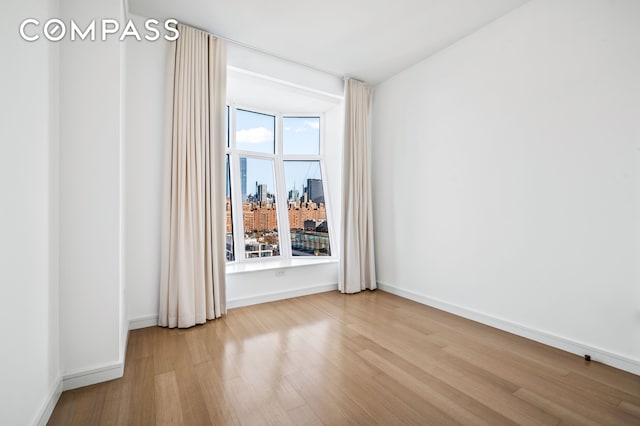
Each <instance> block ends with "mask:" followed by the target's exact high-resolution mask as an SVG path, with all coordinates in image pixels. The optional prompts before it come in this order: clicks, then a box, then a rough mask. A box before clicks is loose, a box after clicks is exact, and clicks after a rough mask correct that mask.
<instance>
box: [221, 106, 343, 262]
mask: <svg viewBox="0 0 640 426" xmlns="http://www.w3.org/2000/svg"><path fill="white" fill-rule="evenodd" d="M227 111H228V115H227V117H228V118H227V121H228V122H227V125H228V129H230V131H229V132H228V139H229V140H228V142H227V147H228V148H227V154H228V155H227V167H228V168H227V206H226V209H227V261H241V262H243V261H259V260H263V261H264V260H268V259H266V258H270V259H273V258H292V257H299V256H308V257H322V256H331V242H330V227H329V225H330V221H329V220H328V217H327V216H328V214H327V198H328V197H326V187H325V183H324V180H323V170H324V159H323V157H322V152H323V150H322V134H321V131H322V117H321V116H319V115H314V116H311V115H309V116H294V115H284V116H283V115H280V114H269V113H265V112H262V111H253V110H251V109H248V108H238V107H234V106H233V105H232V106H230V107H229V108H228V110H227ZM234 212H238V213H236V214H235V215H234V214H233V213H234ZM240 229H241V230H242V232H239V231H238V230H240Z"/></svg>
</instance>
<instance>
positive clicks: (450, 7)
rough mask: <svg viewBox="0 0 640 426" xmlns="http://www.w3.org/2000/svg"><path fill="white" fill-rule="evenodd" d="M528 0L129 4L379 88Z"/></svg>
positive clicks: (138, 0) (169, 0) (156, 0)
mask: <svg viewBox="0 0 640 426" xmlns="http://www.w3.org/2000/svg"><path fill="white" fill-rule="evenodd" d="M527 1H528V0H393V1H392V0H316V1H308V0H307V1H305V0H268V1H265V0H182V1H177V0H129V10H130V11H131V12H132V13H135V14H137V15H141V16H145V17H153V18H157V19H166V18H176V19H178V20H179V21H181V22H183V23H185V24H190V25H192V26H196V27H198V28H202V29H205V30H207V31H209V32H211V33H213V34H216V35H219V36H221V37H224V38H227V39H231V40H235V41H237V42H240V43H242V44H244V45H248V46H251V47H254V48H257V49H259V50H262V51H265V52H268V53H271V54H273V55H276V56H280V57H282V58H286V59H289V60H292V61H295V62H298V63H302V64H305V65H309V66H312V67H314V68H317V69H320V70H323V71H326V72H330V73H332V74H336V75H348V76H351V77H354V78H358V79H361V80H364V81H367V82H369V83H371V84H376V83H378V82H381V81H383V80H385V79H387V78H389V77H391V76H392V75H394V74H396V73H398V72H400V71H402V70H403V69H405V68H407V67H409V66H411V65H413V64H415V63H417V62H419V61H421V60H422V59H424V58H426V57H428V56H430V55H432V54H434V53H435V52H437V51H438V50H441V49H443V48H444V47H446V46H449V45H450V44H452V43H454V42H455V41H457V40H459V39H461V38H463V37H465V36H466V35H468V34H470V33H472V32H473V31H475V30H477V29H479V28H481V27H482V26H484V25H486V24H488V23H489V22H491V21H493V20H494V19H496V18H498V17H500V16H502V15H504V14H506V13H507V12H509V11H511V10H513V9H515V8H517V7H518V6H520V5H522V4H523V3H526V2H527Z"/></svg>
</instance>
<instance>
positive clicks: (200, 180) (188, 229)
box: [158, 24, 227, 328]
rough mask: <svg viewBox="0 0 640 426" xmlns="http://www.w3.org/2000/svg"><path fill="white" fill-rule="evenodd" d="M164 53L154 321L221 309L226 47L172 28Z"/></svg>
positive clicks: (198, 319) (180, 321) (179, 320)
mask: <svg viewBox="0 0 640 426" xmlns="http://www.w3.org/2000/svg"><path fill="white" fill-rule="evenodd" d="M178 30H179V32H180V37H179V38H178V40H176V41H175V42H173V43H172V44H171V47H170V51H169V61H168V62H169V63H168V67H167V69H168V75H169V78H168V79H167V84H168V87H167V95H168V98H167V129H166V131H167V140H166V149H165V179H164V189H165V192H164V211H163V229H162V233H163V244H162V270H161V277H160V278H161V283H160V307H159V320H158V322H159V324H160V325H161V326H165V327H172V328H173V327H181V328H182V327H191V326H193V325H196V324H202V323H204V322H206V321H207V320H209V319H215V318H218V317H220V316H221V315H223V314H225V313H226V306H225V304H226V295H225V211H224V206H225V199H224V197H225V183H226V182H225V178H226V176H225V144H226V141H225V133H224V132H225V116H226V78H227V77H226V70H227V64H226V61H227V60H226V44H225V42H224V41H222V40H219V39H216V38H214V37H213V36H211V35H209V34H207V33H204V32H202V31H199V30H196V29H194V28H190V27H186V26H184V25H180V24H179V25H178Z"/></svg>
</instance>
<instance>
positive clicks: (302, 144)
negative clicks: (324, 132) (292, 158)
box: [282, 117, 320, 155]
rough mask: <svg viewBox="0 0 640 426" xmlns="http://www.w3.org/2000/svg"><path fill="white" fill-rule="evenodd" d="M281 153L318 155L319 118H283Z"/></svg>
mask: <svg viewBox="0 0 640 426" xmlns="http://www.w3.org/2000/svg"><path fill="white" fill-rule="evenodd" d="M282 121H283V128H284V130H283V131H282V152H283V153H284V154H285V155H291V154H315V155H318V154H320V117H284V118H283V119H282Z"/></svg>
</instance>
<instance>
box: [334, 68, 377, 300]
mask: <svg viewBox="0 0 640 426" xmlns="http://www.w3.org/2000/svg"><path fill="white" fill-rule="evenodd" d="M371 99H372V90H371V88H370V87H369V86H367V85H366V84H364V83H362V82H360V81H357V80H353V79H348V80H347V81H346V82H345V120H344V160H343V161H344V164H343V198H342V233H341V234H342V235H341V236H342V241H341V245H342V247H341V248H342V250H341V252H342V253H341V261H340V275H339V277H338V289H339V290H340V291H341V292H342V293H358V292H360V291H362V290H365V289H369V290H374V289H375V288H377V285H376V273H375V259H374V247H373V220H372V208H371V172H370V165H369V163H370V160H369V158H370V155H369V145H370V128H371V124H370V118H371Z"/></svg>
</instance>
